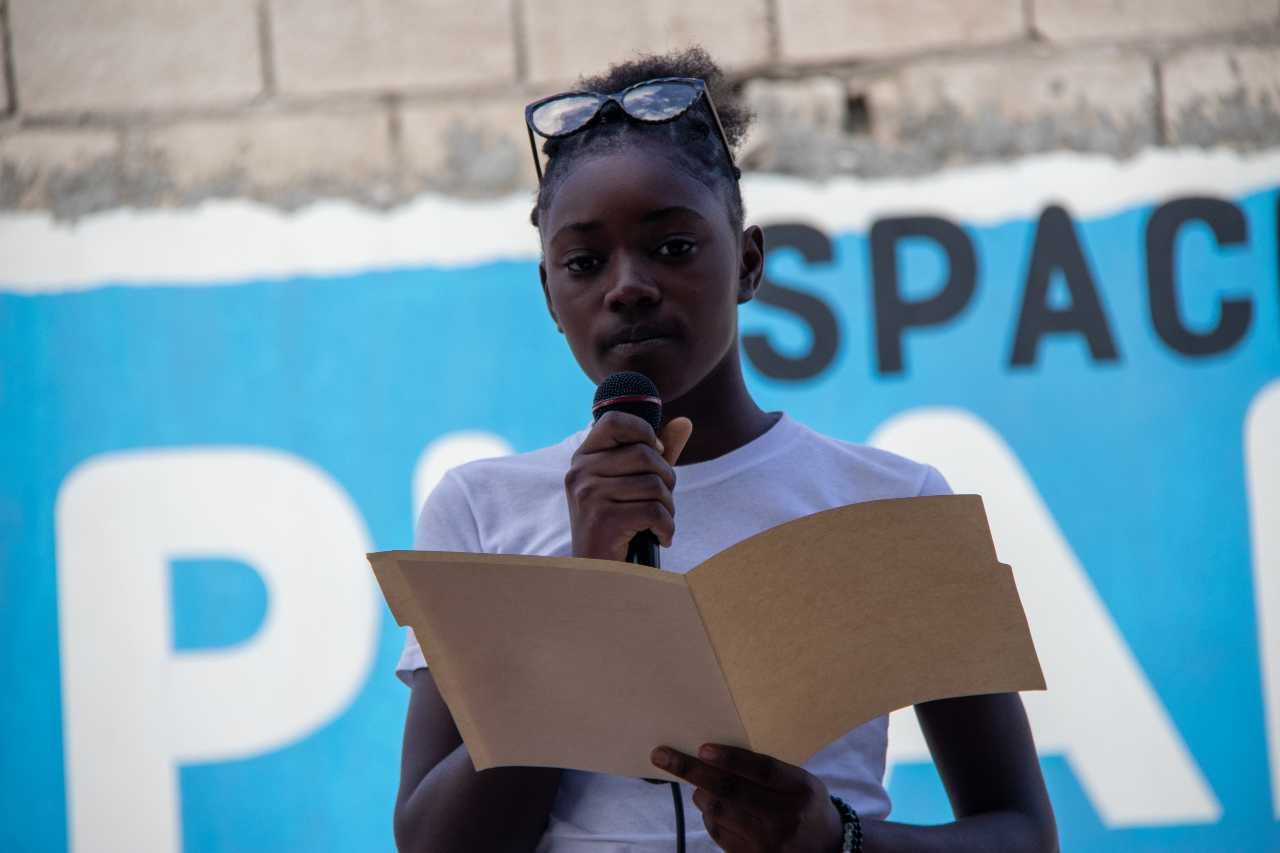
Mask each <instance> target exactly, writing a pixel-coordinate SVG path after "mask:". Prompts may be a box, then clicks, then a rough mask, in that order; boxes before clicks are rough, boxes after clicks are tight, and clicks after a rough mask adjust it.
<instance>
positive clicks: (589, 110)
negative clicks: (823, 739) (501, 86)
mask: <svg viewBox="0 0 1280 853" xmlns="http://www.w3.org/2000/svg"><path fill="white" fill-rule="evenodd" d="M600 100H601V99H600V98H599V97H598V96H596V95H569V96H567V97H564V98H556V99H555V100H554V101H547V102H546V103H545V104H543V105H542V106H540V107H538V108H537V109H536V110H534V111H533V115H532V116H530V117H529V120H530V121H531V122H532V124H533V129H534V130H536V131H538V133H541V134H542V135H543V136H558V135H560V134H562V133H570V132H572V131H574V130H577V129H578V128H580V127H582V126H583V125H584V124H586V123H587V122H589V121H591V117H592V116H593V115H595V114H596V110H598V109H599V108H600Z"/></svg>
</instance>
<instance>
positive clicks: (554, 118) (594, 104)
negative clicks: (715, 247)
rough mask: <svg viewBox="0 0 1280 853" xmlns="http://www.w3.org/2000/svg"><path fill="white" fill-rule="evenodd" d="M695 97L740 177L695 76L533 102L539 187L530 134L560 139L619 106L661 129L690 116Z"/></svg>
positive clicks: (528, 113)
mask: <svg viewBox="0 0 1280 853" xmlns="http://www.w3.org/2000/svg"><path fill="white" fill-rule="evenodd" d="M699 98H706V101H707V109H708V110H710V112H711V118H712V119H713V123H714V124H715V128H716V135H717V136H719V137H720V144H721V145H723V146H724V153H725V156H726V157H728V158H729V167H730V170H731V171H732V172H733V176H734V177H735V178H737V177H741V175H742V173H741V171H739V169H738V167H737V165H736V164H735V163H734V160H733V152H732V151H731V150H729V140H728V139H726V138H725V135H724V127H723V125H721V124H720V115H719V114H718V113H717V112H716V106H715V104H714V103H712V101H711V93H710V92H708V91H707V84H706V83H705V82H704V81H703V80H701V79H700V78H698V77H658V78H655V79H653V80H642V81H640V82H639V83H633V84H632V85H630V86H628V87H626V88H625V89H619V90H618V91H616V92H612V93H610V94H607V95H606V94H601V93H600V92H561V93H560V94H559V95H551V96H550V97H547V98H542V99H541V100H538V101H534V102H533V103H532V104H529V105H528V106H527V107H525V108H524V123H525V125H526V126H527V127H528V131H529V148H530V149H531V150H532V151H533V167H534V168H535V169H536V170H537V172H538V183H539V185H541V183H542V174H543V173H542V161H541V159H540V158H539V157H538V144H537V142H536V141H535V140H534V138H533V135H534V134H535V133H536V134H538V135H539V136H541V137H544V138H546V139H560V138H562V137H565V136H570V135H572V134H574V133H577V132H578V131H580V130H582V129H583V128H584V127H586V126H587V125H589V124H591V122H592V121H594V120H595V118H596V116H598V115H600V111H601V110H602V109H604V106H605V104H609V103H614V104H617V105H618V106H619V107H620V108H621V109H622V111H623V112H624V113H626V114H627V115H629V116H631V118H633V119H635V120H636V121H640V122H644V123H646V124H662V123H664V122H668V121H674V120H675V119H678V118H680V116H682V115H684V114H685V113H687V112H688V111H689V109H690V108H691V107H692V106H693V105H694V104H696V103H697V102H698V99H699Z"/></svg>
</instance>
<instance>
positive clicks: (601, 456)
mask: <svg viewBox="0 0 1280 853" xmlns="http://www.w3.org/2000/svg"><path fill="white" fill-rule="evenodd" d="M591 472H592V473H593V474H596V475H598V476H602V477H625V476H628V475H636V474H652V475H654V476H657V477H660V478H661V479H662V482H663V483H665V484H666V486H667V488H668V489H674V488H675V487H676V473H675V471H674V470H672V468H671V466H670V465H668V464H667V460H666V459H664V458H663V457H662V456H661V455H660V454H659V453H658V451H656V450H654V449H653V448H652V447H650V446H649V445H647V444H629V445H626V446H625V447H615V448H613V449H612V450H610V451H609V452H608V453H603V452H597V453H596V454H595V455H594V456H593V457H592V459H591Z"/></svg>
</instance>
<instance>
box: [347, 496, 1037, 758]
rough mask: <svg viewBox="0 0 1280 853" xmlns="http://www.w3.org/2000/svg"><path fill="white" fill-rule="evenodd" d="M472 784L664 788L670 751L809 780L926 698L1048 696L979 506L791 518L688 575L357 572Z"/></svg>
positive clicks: (377, 560) (909, 502) (458, 569)
mask: <svg viewBox="0 0 1280 853" xmlns="http://www.w3.org/2000/svg"><path fill="white" fill-rule="evenodd" d="M369 561H370V563H371V564H372V565H373V571H374V573H375V575H376V576H377V579H378V583H379V584H380V585H381V587H382V592H383V595H384V596H385V597H386V599H387V604H388V605H389V606H390V608H391V612H392V614H393V615H394V616H395V619H396V621H397V622H398V623H399V624H401V625H410V626H412V627H413V629H414V632H415V633H416V634H417V636H418V638H419V640H420V642H421V644H422V648H423V651H424V653H425V655H426V658H427V664H428V666H429V667H430V669H431V674H432V676H433V677H434V678H435V683H436V685H437V687H438V688H439V690H440V693H441V695H442V696H443V698H444V700H445V702H446V704H448V706H449V710H450V712H451V713H452V714H453V719H454V721H455V722H456V723H457V726H458V730H459V732H460V733H461V734H462V738H463V740H464V742H465V743H466V745H467V749H468V751H469V753H470V755H471V760H472V762H473V763H474V764H475V766H476V768H477V769H480V770H483V769H485V768H487V767H494V766H501V765H526V766H548V767H566V768H573V769H578V770H591V771H596V772H602V773H614V774H620V775H627V776H644V777H663V778H668V779H670V778H674V777H670V776H666V775H665V774H663V773H662V772H661V771H659V770H658V769H657V768H655V767H654V766H653V765H652V764H650V763H649V753H650V751H651V750H652V749H653V748H654V747H655V746H659V745H662V744H665V745H668V746H673V747H676V748H677V749H680V750H683V751H685V752H689V753H693V752H695V751H696V750H697V748H698V746H699V745H701V744H703V743H707V742H715V743H726V744H732V745H736V746H743V747H747V748H749V749H752V750H755V751H757V752H762V753H766V754H768V755H772V756H774V757H776V758H779V759H781V760H783V761H786V762H789V763H792V764H801V763H803V762H804V761H806V760H807V759H808V758H809V757H810V756H812V755H813V754H814V753H815V752H817V751H818V750H819V749H821V748H822V747H823V746H825V745H827V744H828V743H830V742H831V741H833V740H834V739H836V738H837V737H839V736H841V735H843V734H844V733H845V732H848V731H849V730H850V729H853V728H854V727H856V726H858V725H861V724H862V723H865V722H867V721H868V720H871V719H873V718H875V717H877V716H879V715H881V714H884V713H887V712H889V711H892V710H894V709H896V708H902V707H905V706H907V705H912V704H915V703H917V702H923V701H926V700H930V699H941V698H945V697H950V696H962V695H970V694H978V693H1003V692H1012V691H1018V690H1041V689H1044V676H1043V675H1042V674H1041V672H1040V664H1039V661H1038V660H1037V659H1036V653H1035V648H1034V646H1033V645H1032V642H1031V635H1030V632H1029V630H1028V628H1027V621H1026V616H1025V615H1024V614H1023V611H1022V605H1021V602H1020V601H1019V600H1018V592H1017V589H1016V588H1015V587H1014V582H1013V575H1012V573H1011V572H1010V570H1009V567H1008V566H1006V565H1003V564H1001V563H999V562H998V561H997V559H996V555H995V548H994V546H993V545H992V541H991V533H990V531H989V529H988V527H987V520H986V515H985V513H984V512H983V507H982V499H981V498H980V497H978V496H977V495H945V496H937V497H919V498H902V499H895V500H880V501H869V502H865V503H857V504H850V505H848V506H842V507H838V508H836V509H831V510H826V511H823V512H819V513H815V514H813V515H808V516H804V517H802V518H797V519H795V520H793V521H789V522H787V523H785V524H781V525H779V526H777V527H774V528H771V529H769V530H766V531H764V532H763V533H759V534H757V535H755V536H752V537H751V538H749V539H745V540H743V541H742V542H739V543H738V544H736V545H734V546H732V547H730V548H727V549H725V550H724V551H721V552H720V553H718V554H716V555H715V556H713V557H711V558H710V559H708V560H706V561H705V562H703V563H701V564H699V565H698V566H697V567H696V568H694V569H693V570H692V571H690V572H689V573H688V574H686V575H680V574H675V573H670V572H662V571H659V570H657V569H651V568H647V567H644V566H636V565H631V564H628V563H619V562H613V561H610V560H591V559H582V558H572V557H539V556H512V555H495V554H470V553H453V552H438V551H383V552H379V553H375V554H370V555H369Z"/></svg>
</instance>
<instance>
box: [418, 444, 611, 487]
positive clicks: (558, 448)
mask: <svg viewBox="0 0 1280 853" xmlns="http://www.w3.org/2000/svg"><path fill="white" fill-rule="evenodd" d="M586 434H587V429H586V428H583V429H581V430H579V431H577V432H574V433H571V434H569V435H567V436H565V437H564V438H563V439H561V440H560V441H558V442H556V443H555V444H551V445H548V446H546V447H540V448H538V449H536V450H529V451H525V452H524V453H511V454H508V455H506V456H494V457H490V458H487V459H474V460H471V461H470V462H465V463H463V464H461V465H458V466H456V467H453V468H450V469H449V470H448V471H447V472H446V474H445V479H446V480H449V479H452V480H453V481H454V485H453V487H454V488H458V489H460V490H462V491H463V492H465V493H469V494H477V493H478V492H480V491H482V490H484V489H485V487H486V486H488V485H489V484H490V483H494V482H502V483H503V484H505V485H506V486H507V487H510V486H511V485H513V484H518V483H519V482H521V481H522V480H530V479H532V480H539V481H540V480H543V479H545V478H546V477H548V476H554V477H563V476H564V472H565V469H566V468H568V466H569V461H570V458H571V457H572V456H573V453H574V451H575V450H577V448H578V445H580V444H581V443H582V441H583V439H584V438H585V437H586ZM442 485H443V483H442Z"/></svg>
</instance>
